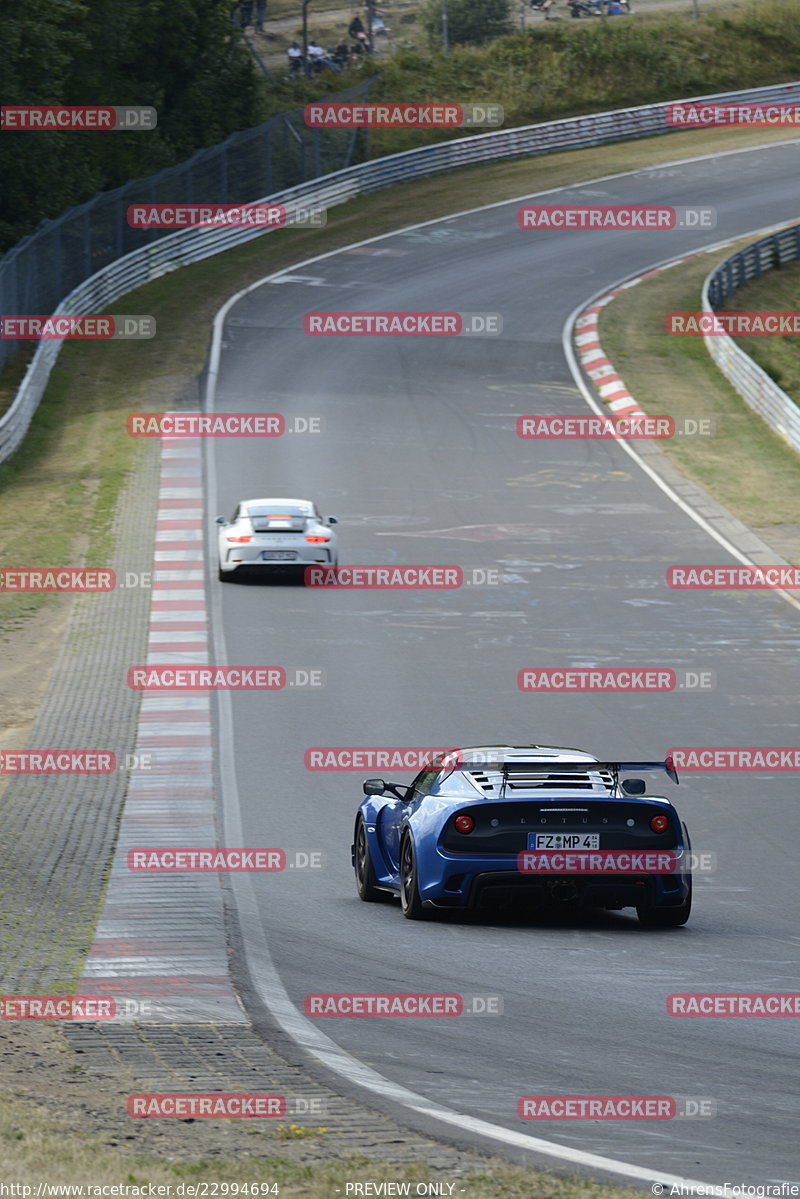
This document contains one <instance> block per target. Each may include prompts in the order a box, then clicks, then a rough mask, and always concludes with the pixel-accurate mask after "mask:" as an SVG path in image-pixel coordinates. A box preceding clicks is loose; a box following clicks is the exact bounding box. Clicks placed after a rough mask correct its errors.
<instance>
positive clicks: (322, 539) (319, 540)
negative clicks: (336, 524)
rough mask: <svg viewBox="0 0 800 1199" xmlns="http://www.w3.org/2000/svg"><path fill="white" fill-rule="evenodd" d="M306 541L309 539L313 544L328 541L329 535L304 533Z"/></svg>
mask: <svg viewBox="0 0 800 1199" xmlns="http://www.w3.org/2000/svg"><path fill="white" fill-rule="evenodd" d="M306 541H310V542H312V543H313V544H314V545H320V544H321V543H322V542H324V541H330V537H312V536H311V534H310V533H306Z"/></svg>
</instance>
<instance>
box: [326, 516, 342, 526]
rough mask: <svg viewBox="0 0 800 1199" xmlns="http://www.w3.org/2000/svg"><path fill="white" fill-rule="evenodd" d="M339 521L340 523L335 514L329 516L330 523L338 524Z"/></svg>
mask: <svg viewBox="0 0 800 1199" xmlns="http://www.w3.org/2000/svg"><path fill="white" fill-rule="evenodd" d="M338 523H339V522H338V520H337V519H336V517H335V516H329V517H328V524H329V525H338Z"/></svg>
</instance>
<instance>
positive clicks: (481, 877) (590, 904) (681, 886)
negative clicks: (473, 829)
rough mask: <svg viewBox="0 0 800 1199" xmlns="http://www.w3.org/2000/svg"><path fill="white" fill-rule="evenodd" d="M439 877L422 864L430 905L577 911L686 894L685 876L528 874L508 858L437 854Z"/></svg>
mask: <svg viewBox="0 0 800 1199" xmlns="http://www.w3.org/2000/svg"><path fill="white" fill-rule="evenodd" d="M437 857H438V861H439V864H440V866H441V867H443V869H441V873H439V874H438V877H437V878H436V880H435V881H433V880H432V879H431V876H430V875H426V873H425V871H424V867H422V866H421V869H420V877H421V878H426V880H427V881H426V885H424V886H420V897H421V899H422V900H423V902H428V903H429V904H431V906H434V907H447V908H477V907H479V906H482V905H484V904H489V903H491V901H492V900H493V899H494V900H495V901H499V900H501V899H514V898H516V899H518V900H519V901H521V902H526V903H531V904H541V905H547V906H550V905H556V906H558V907H561V906H567V905H569V906H572V907H578V908H624V907H636V906H637V905H638V904H640V903H642V902H645V903H649V904H655V905H657V906H658V907H673V906H678V905H679V904H681V903H683V902H684V901H685V900H686V898H687V897H688V895H689V889H690V885H691V883H690V875H689V873H688V872H687V873H685V874H603V875H598V874H592V875H580V874H561V875H543V874H529V873H525V872H523V871H520V870H516V869H514V868H513V867H512V865H511V863H510V862H509V861H508V860H507V859H506V860H504V861H496V862H493V863H489V862H486V861H483V862H480V863H479V862H475V861H474V860H473V861H472V862H463V861H460V862H458V861H455V860H454V859H453V858H452V857H448V858H445V859H443V858H442V857H441V856H439V855H437Z"/></svg>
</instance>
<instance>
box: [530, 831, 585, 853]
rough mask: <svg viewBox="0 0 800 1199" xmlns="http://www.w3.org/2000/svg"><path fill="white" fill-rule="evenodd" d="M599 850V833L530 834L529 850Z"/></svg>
mask: <svg viewBox="0 0 800 1199" xmlns="http://www.w3.org/2000/svg"><path fill="white" fill-rule="evenodd" d="M599 848H600V834H599V833H528V849H599Z"/></svg>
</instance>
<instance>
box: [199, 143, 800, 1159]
mask: <svg viewBox="0 0 800 1199" xmlns="http://www.w3.org/2000/svg"><path fill="white" fill-rule="evenodd" d="M676 144H679V143H676ZM676 155H677V151H676ZM799 168H800V146H799V145H798V144H797V143H794V144H790V145H786V144H784V145H781V146H773V147H770V148H764V149H758V150H755V151H749V152H745V153H736V154H734V155H723V156H720V157H716V158H707V159H704V160H698V161H694V162H691V161H688V162H683V163H672V164H667V165H665V166H658V167H655V168H653V169H651V170H644V171H638V172H635V173H632V174H629V175H625V176H621V177H618V178H615V179H609V180H605V181H596V182H593V183H589V184H587V185H585V186H579V187H571V188H568V189H564V190H562V191H560V192H559V193H550V194H549V195H547V196H545V197H544V202H548V203H556V202H561V201H563V202H574V203H578V204H587V203H607V204H614V203H649V204H664V203H670V204H703V205H713V206H714V207H716V209H717V213H718V223H717V227H716V229H715V230H713V232H711V233H709V232H708V231H706V232H704V233H697V232H691V231H680V230H673V231H669V232H661V233H657V234H656V233H653V234H648V233H638V232H636V233H625V232H616V233H606V232H584V233H579V232H564V233H556V232H523V231H520V230H519V229H518V228H517V226H516V210H517V207H518V204H517V203H516V202H512V203H509V204H504V205H501V206H495V207H492V208H489V209H485V210H481V211H477V212H472V213H470V214H467V215H464V216H462V217H456V218H449V219H446V220H442V221H438V222H436V223H435V224H432V225H428V226H426V227H422V228H418V229H411V230H409V231H407V232H401V233H398V234H395V235H392V236H389V237H386V238H383V239H381V240H380V241H377V242H375V243H373V244H371V245H369V246H363V247H361V248H359V249H356V250H352V249H351V250H345V251H342V252H339V253H336V254H335V255H332V256H330V257H327V258H325V259H324V260H322V261H317V262H314V263H310V264H306V265H303V266H301V267H299V268H297V269H296V270H294V271H289V272H286V275H288V276H291V275H293V274H294V275H296V276H300V278H299V279H295V280H294V281H290V280H288V279H287V278H286V275H284V276H282V279H283V281H276V282H272V283H269V284H266V285H264V286H262V287H259V288H258V289H256V290H254V291H252V292H250V293H249V294H247V295H246V296H245V297H244V298H243V299H242V300H241V301H240V302H238V303H237V304H235V306H234V307H233V308H232V310H231V311H230V313H229V315H228V318H227V320H226V322H225V328H224V342H223V352H222V357H221V363H220V376H219V382H218V388H217V393H216V408H217V410H218V411H269V412H275V411H278V412H283V413H284V414H286V415H287V416H294V415H304V416H307V415H314V416H321V417H322V418H323V422H324V431H323V432H322V433H321V434H319V435H308V436H301V435H286V436H284V437H282V438H280V439H277V440H271V441H270V440H259V439H233V438H231V439H226V438H218V439H213V440H212V439H210V441H209V444H208V452H209V479H210V481H211V492H212V495H213V494H214V493H216V497H217V499H216V506H217V511H219V512H224V513H226V514H227V513H229V512H230V511H231V510H232V509H233V507H234V505H235V503H236V502H237V501H238V500H239V499H240V498H243V497H250V496H259V495H270V494H274V495H300V496H310V497H313V498H314V499H316V500H317V502H318V503H319V505H320V506H321V508H322V511H323V512H325V513H333V514H335V515H336V516H337V517H339V519H340V521H341V524H340V526H339V534H340V543H341V556H342V561H343V562H344V563H348V564H354V563H368V564H374V563H387V562H389V563H444V564H457V565H460V566H462V567H464V568H465V569H467V568H470V567H473V566H474V567H489V568H497V567H499V568H501V569H502V571H503V572H504V575H505V579H506V581H505V582H504V584H503V585H502V586H501V587H486V586H484V587H472V588H462V589H461V590H458V591H443V592H433V591H416V592H411V591H409V592H402V591H393V592H390V591H356V590H340V591H333V590H325V591H316V590H306V589H304V588H302V587H293V586H282V585H281V586H278V585H273V584H262V583H255V584H242V585H231V586H225V587H224V588H223V587H221V586H219V585H218V584H217V583H216V580H214V581H213V582H212V584H211V586H212V591H213V602H212V610H213V613H214V623H215V626H216V632H217V635H218V636H219V633H220V629H221V628H223V629H224V643H225V646H226V648H227V661H228V662H229V663H231V664H245V663H246V664H269V665H272V664H277V665H282V666H284V667H286V668H287V670H290V671H293V670H294V669H296V668H305V669H320V668H321V669H323V670H324V671H325V672H326V686H325V687H324V688H320V689H316V690H314V689H305V690H304V689H297V688H295V689H287V690H285V691H283V692H279V693H274V694H252V693H250V694H248V693H234V694H232V696H231V697H230V702H231V705H232V707H231V711H232V716H233V728H234V732H233V741H232V743H231V745H230V746H228V750H229V752H230V757H231V760H233V761H235V770H236V782H237V785H238V791H239V796H240V800H241V805H242V836H243V841H242V843H243V844H245V845H281V846H290V847H301V848H310V849H314V848H321V849H324V851H325V853H326V867H325V869H324V870H322V871H317V872H303V873H297V872H295V873H294V874H293V873H292V872H286V873H283V874H279V875H273V876H263V877H259V878H258V879H257V880H256V882H255V884H254V886H255V894H256V895H257V896H258V905H259V918H260V920H261V923H262V925H263V928H264V930H265V934H266V939H267V941H268V943H269V946H270V949H271V952H272V956H273V959H274V961H275V964H276V966H277V969H278V970H279V972H280V975H281V978H282V980H283V983H284V985H285V987H286V988H287V990H288V992H289V994H290V995H291V996H292V998H293V1000H294V1002H295V1004H296V1005H297V1006H298V1007H299V1008H300V1009H301V1010H302V1006H303V997H304V995H306V993H308V992H311V991H313V992H319V991H334V992H338V991H368V992H372V991H425V992H436V991H446V992H452V991H459V992H462V993H483V994H488V993H492V994H497V993H499V994H501V995H502V996H503V1000H504V1014H503V1016H502V1017H500V1018H482V1019H478V1018H474V1019H466V1018H465V1019H458V1020H435V1019H428V1020H424V1019H418V1020H409V1019H403V1020H401V1019H395V1020H389V1019H350V1020H347V1019H327V1020H320V1021H319V1025H320V1027H322V1028H323V1031H324V1032H325V1033H327V1034H328V1035H329V1036H331V1037H332V1038H333V1039H334V1040H335V1041H336V1042H337V1043H338V1044H339V1045H341V1046H343V1047H344V1048H345V1049H346V1050H348V1051H350V1052H351V1053H352V1054H354V1055H356V1056H357V1057H358V1058H359V1059H361V1060H362V1061H363V1062H365V1063H367V1064H369V1065H370V1066H372V1067H374V1068H375V1069H376V1070H378V1071H379V1072H380V1073H381V1074H383V1075H384V1076H386V1077H388V1078H390V1079H392V1080H394V1081H395V1082H397V1083H399V1084H400V1085H402V1086H405V1087H409V1088H411V1089H412V1090H414V1091H416V1092H419V1093H421V1094H423V1095H425V1096H427V1097H429V1098H430V1099H431V1100H432V1101H435V1102H437V1103H442V1104H446V1105H448V1106H450V1107H453V1108H456V1109H457V1110H459V1111H463V1112H466V1113H469V1114H471V1115H474V1116H480V1117H482V1118H484V1119H486V1120H489V1121H491V1122H493V1123H495V1124H499V1125H503V1126H505V1127H508V1128H511V1129H515V1130H517V1131H524V1132H530V1133H531V1134H533V1135H534V1136H539V1137H544V1138H547V1139H548V1140H550V1141H555V1142H558V1143H560V1144H562V1145H565V1146H571V1147H574V1148H577V1149H583V1150H588V1151H592V1152H597V1153H601V1154H605V1155H608V1156H610V1157H612V1158H615V1159H621V1160H623V1161H626V1162H633V1163H636V1164H638V1165H640V1166H644V1167H651V1168H653V1169H658V1170H663V1171H668V1172H670V1173H679V1174H683V1175H687V1176H689V1177H694V1178H702V1179H706V1180H710V1181H714V1182H722V1181H725V1180H733V1181H739V1182H742V1181H746V1182H751V1183H756V1182H765V1181H775V1180H787V1179H792V1180H794V1181H797V1178H798V1172H797V1148H796V1146H797V1140H798V1132H800V1123H799V1121H798V1116H799V1115H800V1107H799V1106H798V1099H797V1094H798V1089H797V1086H796V1061H797V1051H796V1025H795V1024H794V1022H793V1021H792V1020H791V1019H768V1018H761V1019H730V1018H729V1019H721V1018H712V1019H694V1020H691V1019H677V1018H674V1017H670V1016H668V1015H667V1014H666V1011H665V997H666V995H667V994H669V993H670V992H674V991H691V990H698V991H713V992H718V991H719V992H726V991H767V990H770V991H773V990H776V991H781V990H783V991H786V990H793V989H795V988H796V987H797V960H798V945H799V944H800V934H798V929H797V924H796V916H797V886H796V868H795V864H794V861H795V856H796V846H795V837H794V836H793V835H792V834H791V829H792V827H794V821H795V819H796V810H797V799H796V777H795V776H794V775H792V774H779V773H775V774H768V773H760V774H742V773H727V774H721V773H720V774H694V775H686V776H684V779H683V784H682V786H681V787H680V789H679V790H678V791H677V792H674V789H672V788H670V789H669V790H667V791H664V792H663V793H664V794H669V795H670V797H671V798H675V799H676V800H677V802H678V806H679V809H680V811H681V813H682V815H683V817H684V819H685V820H686V821H687V823H688V824H689V827H690V831H691V833H692V837H693V841H694V846H695V848H696V849H699V850H707V851H713V852H715V853H716V854H717V855H718V860H719V869H718V871H717V873H716V874H714V875H711V876H708V877H700V878H698V879H697V885H696V892H695V909H694V913H693V915H692V919H691V921H690V923H689V925H688V926H687V927H686V928H685V929H681V930H674V931H666V932H650V931H643V930H642V929H640V928H639V926H638V923H637V921H636V918H635V916H634V915H633V913H632V912H626V913H609V914H603V915H597V916H593V917H587V918H584V919H566V920H557V919H549V920H548V919H544V918H542V919H528V920H525V919H514V918H508V917H502V916H499V915H495V916H488V917H486V918H484V919H483V920H482V921H479V922H477V923H472V922H464V921H462V920H461V919H453V918H449V919H447V918H440V919H438V920H435V921H429V922H424V923H416V924H415V923H411V922H408V921H405V920H403V919H402V917H401V916H400V913H399V908H398V907H396V906H394V905H391V906H380V905H365V904H362V903H360V902H359V900H358V898H357V897H356V894H355V889H354V883H353V877H352V871H351V867H350V843H351V833H352V825H353V816H354V812H355V809H356V806H357V804H358V802H359V798H360V794H361V791H360V784H361V778H362V777H363V773H365V772H361V773H358V772H356V773H344V772H343V773H332V772H331V773H328V772H310V771H308V770H306V769H305V768H304V765H303V755H304V751H305V750H306V749H307V748H308V747H310V746H347V745H351V746H392V745H410V746H411V745H440V744H441V745H470V744H481V743H487V742H493V741H500V742H502V741H507V742H510V743H512V744H514V743H526V742H539V743H543V744H556V745H571V746H578V747H581V748H584V749H587V750H589V751H591V752H593V753H595V754H597V755H599V756H604V757H611V758H613V757H616V756H620V757H622V758H636V757H644V758H655V757H658V756H659V755H663V753H664V752H665V751H666V750H667V749H668V748H669V747H670V746H680V745H792V744H794V743H796V740H797V727H798V704H797V698H796V654H797V649H798V642H799V641H800V625H798V616H797V613H796V612H795V611H794V610H793V609H792V608H791V607H790V606H789V605H788V604H786V603H784V602H783V601H782V600H781V599H780V598H779V597H777V596H775V595H773V594H770V593H763V592H762V593H758V592H753V593H738V594H736V593H731V592H728V593H714V592H692V591H686V592H676V591H670V590H669V589H668V588H667V587H666V586H665V583H664V571H665V568H666V567H667V566H668V565H669V564H670V563H677V562H695V563H700V562H712V563H728V562H730V561H732V559H731V558H730V557H729V555H728V554H727V553H726V552H725V551H724V550H723V549H722V548H721V547H720V546H719V545H718V544H717V543H716V542H715V541H714V540H712V539H711V537H709V536H708V535H707V534H706V533H705V532H704V531H703V530H702V529H701V528H700V527H698V526H697V525H696V524H695V523H694V522H693V521H691V520H690V519H689V518H688V517H687V516H686V515H685V514H684V513H682V512H681V511H680V510H679V509H678V508H677V507H676V506H675V505H673V504H672V503H671V502H670V500H669V499H668V498H667V497H666V496H665V495H664V494H663V493H662V492H661V491H660V490H659V489H658V488H657V487H656V486H655V485H654V484H653V483H652V482H651V481H650V480H649V479H648V478H647V477H646V476H645V475H644V474H643V472H641V471H640V470H639V469H638V468H637V466H636V465H635V463H633V462H632V461H631V459H630V458H629V457H628V456H627V455H625V454H624V453H623V451H622V450H621V449H620V447H619V446H617V445H614V444H613V443H610V442H598V441H591V442H590V441H558V442H556V441H549V442H539V443H535V444H534V443H532V442H529V441H521V440H519V439H518V438H517V437H516V436H515V432H514V425H515V419H516V417H517V416H518V415H519V414H521V413H525V412H558V413H565V414H566V413H586V412H587V411H588V409H587V408H586V406H585V402H584V400H583V399H582V397H581V395H580V393H579V391H578V390H577V388H576V386H575V383H574V380H573V378H572V376H571V374H570V372H569V369H568V366H567V364H566V362H565V359H564V354H563V351H562V343H561V337H562V327H563V325H564V322H565V320H566V319H567V317H568V316H569V314H570V313H571V312H573V310H575V309H576V307H577V306H578V305H580V304H581V303H582V302H584V301H585V300H587V299H588V298H590V297H591V296H593V295H595V294H597V293H599V292H600V290H601V289H607V288H609V287H610V286H612V285H613V284H615V283H616V282H617V281H618V280H620V279H621V278H624V277H627V276H629V275H631V274H632V273H634V272H637V271H640V270H644V269H646V268H647V267H648V266H650V265H652V264H654V263H656V262H659V261H661V260H664V259H665V258H668V257H671V256H672V255H676V254H679V253H682V252H686V251H691V250H692V249H693V248H699V247H700V246H701V245H704V244H709V243H711V242H712V241H718V240H721V239H723V238H725V237H729V236H734V235H743V234H746V233H747V232H748V231H750V230H752V229H755V228H761V227H763V226H765V225H766V224H768V223H772V222H781V221H788V220H791V219H793V218H796V217H797V180H798V169H799ZM367 232H368V231H367V230H365V233H367ZM352 309H358V310H380V311H386V310H399V311H411V310H424V311H434V310H447V311H453V310H456V311H490V312H500V313H501V314H502V316H503V322H504V329H503V334H502V336H500V337H495V338H464V337H460V338H457V339H455V338H447V339H445V338H374V339H371V338H313V337H309V336H306V335H305V334H304V333H303V331H302V321H303V314H304V313H305V312H307V311H320V310H324V311H337V310H352ZM623 375H624V369H623ZM215 515H216V512H214V511H212V512H210V513H209V537H210V538H213V536H214V529H213V525H212V521H213V517H214V516H215ZM212 557H213V555H212ZM598 664H599V665H606V666H628V665H634V666H644V665H656V666H666V667H671V668H674V669H681V668H688V669H697V670H713V671H716V673H717V687H716V690H714V691H713V692H704V693H697V694H690V693H688V692H680V693H676V694H671V695H636V696H626V695H614V694H608V695H603V696H602V697H600V696H596V695H594V696H593V695H559V694H551V695H540V696H534V695H529V694H522V693H521V692H520V691H518V689H517V685H516V676H517V671H518V670H519V669H520V668H521V667H525V666H551V667H556V666H563V665H570V666H594V665H598ZM366 773H374V772H366ZM395 777H397V778H399V780H400V781H406V782H407V781H409V780H410V777H411V775H410V774H405V775H404V774H400V775H399V776H398V775H395ZM667 786H668V787H669V784H667ZM553 1093H555V1094H563V1093H567V1094H590V1095H592V1094H594V1095H597V1094H604V1095H630V1094H632V1095H642V1094H655V1095H679V1096H685V1095H693V1096H698V1095H701V1096H709V1097H712V1098H714V1099H715V1100H716V1101H717V1103H718V1105H719V1114H718V1116H717V1118H715V1119H706V1120H692V1121H682V1122H680V1123H679V1124H675V1123H666V1124H665V1123H641V1122H636V1123H616V1122H614V1123H598V1122H592V1123H584V1122H549V1123H539V1122H537V1123H535V1124H530V1123H523V1122H521V1121H520V1120H519V1119H518V1118H517V1115H516V1105H517V1099H518V1097H519V1096H522V1095H531V1094H553ZM464 1139H465V1138H464V1137H462V1141H463V1140H464ZM527 1160H529V1161H534V1160H536V1159H535V1156H531V1155H528V1158H527ZM539 1164H541V1162H540V1163H539ZM545 1164H548V1165H550V1166H552V1165H553V1163H552V1162H547V1163H545Z"/></svg>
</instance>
